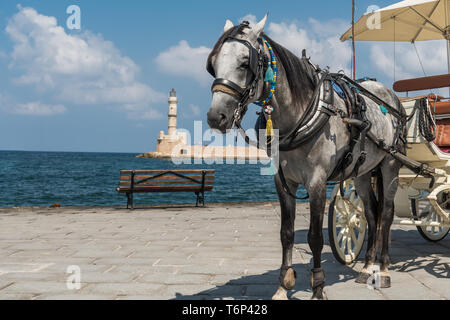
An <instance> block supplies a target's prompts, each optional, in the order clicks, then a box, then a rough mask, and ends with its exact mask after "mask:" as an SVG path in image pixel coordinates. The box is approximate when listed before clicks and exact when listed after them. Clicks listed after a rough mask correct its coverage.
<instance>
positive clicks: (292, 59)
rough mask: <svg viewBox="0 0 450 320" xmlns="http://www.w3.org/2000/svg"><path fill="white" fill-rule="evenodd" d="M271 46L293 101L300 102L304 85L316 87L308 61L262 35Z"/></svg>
mask: <svg viewBox="0 0 450 320" xmlns="http://www.w3.org/2000/svg"><path fill="white" fill-rule="evenodd" d="M262 36H263V37H264V38H266V40H267V41H268V42H269V43H270V45H271V46H272V49H273V51H274V53H275V56H276V57H277V60H278V61H279V63H280V64H281V65H282V66H283V68H284V71H285V74H286V78H287V81H288V84H289V89H290V90H291V94H292V98H293V100H294V101H302V99H303V97H304V93H305V85H307V86H310V88H314V87H315V85H316V79H315V70H314V68H313V67H312V65H311V64H310V63H309V61H308V59H306V58H304V59H300V58H299V57H297V56H296V55H295V54H293V53H292V52H291V51H290V50H288V49H286V48H285V47H283V46H281V45H280V44H279V43H277V42H276V41H274V40H272V39H271V38H270V37H269V36H267V34H265V33H263V35H262Z"/></svg>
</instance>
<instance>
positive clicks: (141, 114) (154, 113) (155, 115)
mask: <svg viewBox="0 0 450 320" xmlns="http://www.w3.org/2000/svg"><path fill="white" fill-rule="evenodd" d="M128 118H129V119H132V120H160V119H163V118H164V115H163V114H162V113H161V112H159V111H158V110H155V109H148V110H139V111H138V112H134V111H133V112H129V113H128Z"/></svg>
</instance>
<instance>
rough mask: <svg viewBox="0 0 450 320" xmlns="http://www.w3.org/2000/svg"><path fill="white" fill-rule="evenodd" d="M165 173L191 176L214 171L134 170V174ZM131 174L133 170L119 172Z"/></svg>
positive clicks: (213, 170)
mask: <svg viewBox="0 0 450 320" xmlns="http://www.w3.org/2000/svg"><path fill="white" fill-rule="evenodd" d="M167 171H173V172H176V173H180V174H193V173H197V174H201V173H202V172H203V171H205V172H206V173H214V172H215V171H216V170H215V169H206V170H202V169H198V170H134V173H135V174H152V175H154V174H160V173H163V172H167ZM132 172H133V170H120V174H131V173H132Z"/></svg>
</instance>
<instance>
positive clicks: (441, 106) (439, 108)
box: [428, 94, 450, 118]
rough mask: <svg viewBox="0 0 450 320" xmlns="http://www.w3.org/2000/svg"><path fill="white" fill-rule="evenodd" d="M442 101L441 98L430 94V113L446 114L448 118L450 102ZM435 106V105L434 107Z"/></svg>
mask: <svg viewBox="0 0 450 320" xmlns="http://www.w3.org/2000/svg"><path fill="white" fill-rule="evenodd" d="M436 98H437V99H436ZM442 99H444V98H443V97H441V96H436V95H433V94H430V95H429V96H428V101H429V102H430V107H431V112H433V113H435V112H436V113H435V114H437V115H444V114H448V115H449V118H450V100H442ZM435 104H436V105H435Z"/></svg>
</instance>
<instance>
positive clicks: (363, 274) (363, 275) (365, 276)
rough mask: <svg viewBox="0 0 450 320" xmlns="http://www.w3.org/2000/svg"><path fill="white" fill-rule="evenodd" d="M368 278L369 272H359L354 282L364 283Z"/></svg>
mask: <svg viewBox="0 0 450 320" xmlns="http://www.w3.org/2000/svg"><path fill="white" fill-rule="evenodd" d="M369 278H370V273H366V272H360V274H359V275H358V278H356V280H355V282H356V283H363V284H366V283H367V280H369Z"/></svg>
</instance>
